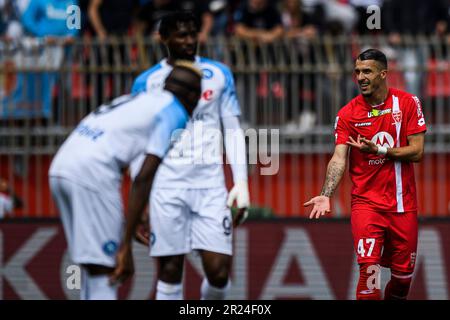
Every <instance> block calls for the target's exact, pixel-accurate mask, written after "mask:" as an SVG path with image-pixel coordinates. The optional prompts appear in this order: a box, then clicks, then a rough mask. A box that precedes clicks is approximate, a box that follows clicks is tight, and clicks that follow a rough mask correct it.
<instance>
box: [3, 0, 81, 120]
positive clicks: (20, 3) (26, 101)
mask: <svg viewBox="0 0 450 320" xmlns="http://www.w3.org/2000/svg"><path fill="white" fill-rule="evenodd" d="M13 4H14V8H15V10H16V13H17V14H19V15H20V21H21V23H22V25H23V28H24V31H25V33H26V35H27V36H29V37H21V38H20V41H17V47H16V50H15V51H14V53H13V55H11V56H10V57H9V60H8V62H7V63H8V64H10V67H11V70H15V68H16V67H17V66H19V67H21V68H24V69H25V71H24V72H19V73H17V74H14V76H13V77H11V81H12V82H11V84H10V85H9V90H7V92H6V94H5V95H4V97H2V100H1V106H2V108H3V115H4V116H5V117H16V118H23V117H44V118H48V117H50V116H51V115H52V91H53V89H54V88H55V85H56V80H57V73H56V71H57V70H58V69H59V68H60V66H61V64H62V62H63V60H64V48H63V41H71V40H72V38H73V36H75V35H76V34H78V32H79V30H78V29H69V28H68V27H67V12H66V11H67V7H69V6H70V5H77V1H76V0H17V1H14V2H13ZM60 39H63V41H59V40H60ZM36 67H39V68H44V69H45V70H46V71H45V72H30V71H27V70H26V69H29V68H36Z"/></svg>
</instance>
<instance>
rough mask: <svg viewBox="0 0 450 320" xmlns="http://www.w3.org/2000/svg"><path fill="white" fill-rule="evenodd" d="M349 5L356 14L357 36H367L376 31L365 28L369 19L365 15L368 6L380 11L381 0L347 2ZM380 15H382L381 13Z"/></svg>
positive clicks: (350, 0) (352, 0)
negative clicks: (375, 7) (377, 8)
mask: <svg viewBox="0 0 450 320" xmlns="http://www.w3.org/2000/svg"><path fill="white" fill-rule="evenodd" d="M349 3H350V4H351V5H352V6H353V7H354V8H355V10H356V12H357V21H356V25H355V31H356V32H357V33H358V34H367V33H369V32H373V31H378V30H370V29H368V28H367V18H368V17H369V15H368V14H367V8H368V7H369V6H377V7H379V8H380V9H381V8H382V6H383V0H349ZM381 14H383V12H382V13H381Z"/></svg>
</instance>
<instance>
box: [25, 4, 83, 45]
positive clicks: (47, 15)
mask: <svg viewBox="0 0 450 320" xmlns="http://www.w3.org/2000/svg"><path fill="white" fill-rule="evenodd" d="M77 4H78V1H77V0H30V1H29V4H28V6H27V7H26V9H25V11H24V12H23V14H22V24H23V25H24V27H25V29H26V31H27V32H28V33H29V34H31V35H33V36H36V37H48V36H60V37H63V36H75V35H77V34H78V32H79V30H78V29H69V28H67V13H66V10H67V7H69V6H70V5H77Z"/></svg>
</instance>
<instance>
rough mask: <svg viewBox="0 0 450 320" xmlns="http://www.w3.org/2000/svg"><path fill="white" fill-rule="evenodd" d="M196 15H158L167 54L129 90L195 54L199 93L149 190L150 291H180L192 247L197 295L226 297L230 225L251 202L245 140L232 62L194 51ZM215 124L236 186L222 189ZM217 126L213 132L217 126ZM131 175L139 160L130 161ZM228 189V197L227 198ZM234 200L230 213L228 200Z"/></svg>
mask: <svg viewBox="0 0 450 320" xmlns="http://www.w3.org/2000/svg"><path fill="white" fill-rule="evenodd" d="M197 32H198V28H197V26H196V24H195V17H194V16H193V15H192V14H191V13H188V12H175V13H172V14H169V15H167V16H165V17H163V18H162V20H161V22H160V28H159V33H160V36H161V39H162V42H163V43H164V45H165V46H166V48H167V50H168V58H167V59H163V60H162V61H161V62H160V63H158V64H157V65H155V66H153V67H152V68H150V69H149V70H147V71H145V72H144V73H142V74H141V75H140V76H139V77H138V78H137V79H136V81H135V83H134V85H133V89H132V91H133V92H134V93H135V92H141V91H149V92H153V91H155V90H158V89H159V88H160V87H161V85H162V83H163V81H164V79H165V78H166V77H167V75H168V74H169V72H170V71H171V70H172V66H173V63H174V61H176V60H177V59H186V60H190V61H194V62H195V65H196V66H197V67H198V68H200V69H201V70H202V72H203V79H202V96H201V99H200V101H199V104H198V106H197V108H196V109H195V111H194V114H193V116H192V119H191V120H190V121H189V122H188V124H187V125H186V130H185V133H187V134H183V136H181V137H180V139H179V140H178V141H177V142H176V143H175V144H174V147H173V149H172V150H171V151H170V153H169V154H168V156H167V157H166V158H165V159H164V160H163V162H162V163H161V166H160V167H159V169H158V172H157V173H156V176H155V182H154V188H153V190H152V194H151V197H150V206H149V208H150V226H151V237H150V242H151V248H150V255H151V256H153V257H157V258H158V262H159V275H158V283H157V292H156V299H161V300H177V299H182V298H183V286H182V274H183V264H184V255H185V254H187V253H189V252H191V251H192V250H198V252H199V253H200V256H201V258H202V263H203V268H204V271H205V275H206V278H205V279H203V282H202V286H201V298H202V299H224V298H225V296H226V293H227V290H228V288H229V286H230V281H229V274H230V268H231V257H232V233H233V232H232V228H233V225H237V224H238V223H239V222H241V221H243V219H244V218H245V216H246V213H247V211H246V210H247V208H248V206H249V202H250V200H249V191H248V182H247V166H246V148H245V137H244V132H243V130H242V129H241V127H240V123H239V116H240V114H241V111H240V107H239V103H238V100H237V97H236V91H235V86H234V79H233V75H232V73H231V71H230V69H229V68H228V67H227V66H225V65H223V64H222V63H219V62H217V61H213V60H209V59H206V58H203V57H198V56H196V55H195V54H196V51H197V40H198V39H197ZM221 128H222V129H223V131H224V132H226V133H228V134H225V135H224V142H225V148H226V153H227V158H228V161H229V163H230V164H231V169H232V172H233V180H234V187H233V188H232V190H231V191H230V193H229V194H228V192H227V189H226V186H225V177H224V172H223V165H222V162H223V153H222V139H221V133H222V131H221ZM217 132H218V134H217ZM131 168H132V170H131V172H132V176H133V175H134V173H133V172H135V171H136V169H135V168H139V161H137V162H136V163H133V164H132V166H131ZM227 197H228V198H227ZM234 201H236V203H237V207H238V214H237V215H236V216H235V219H234V221H233V219H232V215H231V212H230V207H231V206H232V205H233V203H234Z"/></svg>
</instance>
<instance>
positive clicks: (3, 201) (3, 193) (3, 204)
mask: <svg viewBox="0 0 450 320" xmlns="http://www.w3.org/2000/svg"><path fill="white" fill-rule="evenodd" d="M21 207H22V200H21V199H20V198H19V197H18V196H17V195H16V194H14V192H12V190H11V188H10V186H9V184H8V182H7V181H6V180H5V179H2V178H0V220H1V219H3V218H5V217H8V216H12V214H13V211H14V209H19V208H21Z"/></svg>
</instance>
